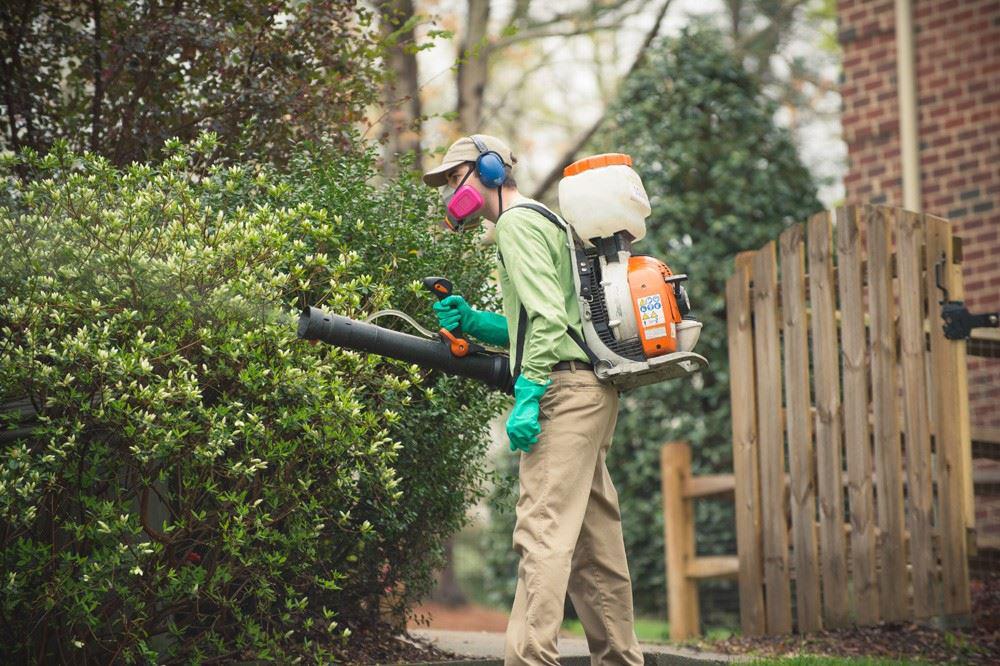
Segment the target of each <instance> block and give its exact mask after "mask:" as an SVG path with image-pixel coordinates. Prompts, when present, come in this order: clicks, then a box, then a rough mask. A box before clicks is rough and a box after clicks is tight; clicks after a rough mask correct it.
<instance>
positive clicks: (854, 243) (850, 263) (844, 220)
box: [837, 206, 879, 624]
mask: <svg viewBox="0 0 1000 666" xmlns="http://www.w3.org/2000/svg"><path fill="white" fill-rule="evenodd" d="M863 210H867V209H861V208H857V207H855V206H850V207H846V208H841V209H839V210H838V211H837V288H838V292H839V295H840V335H841V343H840V344H841V356H842V358H843V364H844V369H843V371H844V444H845V446H844V449H845V457H846V458H847V479H848V486H847V488H848V493H847V498H848V502H849V503H850V506H851V580H852V582H853V595H852V596H853V598H854V614H855V617H856V618H857V621H858V623H860V624H875V623H876V622H878V620H879V589H878V579H877V578H876V569H875V502H874V499H873V497H872V454H871V444H870V442H869V438H870V435H871V431H870V429H869V427H868V371H867V367H868V360H867V347H866V344H865V311H864V288H863V286H862V285H863V284H864V280H863V278H864V275H863V268H862V265H863V264H862V249H861V247H862V246H861V233H862V225H861V218H862V211H863Z"/></svg>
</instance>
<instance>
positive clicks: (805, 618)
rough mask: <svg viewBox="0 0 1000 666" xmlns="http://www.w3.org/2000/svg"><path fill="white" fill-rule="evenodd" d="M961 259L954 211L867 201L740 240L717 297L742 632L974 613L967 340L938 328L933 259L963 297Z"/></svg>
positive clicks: (947, 282) (954, 293) (811, 628)
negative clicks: (748, 247)
mask: <svg viewBox="0 0 1000 666" xmlns="http://www.w3.org/2000/svg"><path fill="white" fill-rule="evenodd" d="M779 255H780V256H779ZM960 261H961V246H960V243H959V239H957V238H954V239H953V237H952V235H951V229H950V227H949V224H948V223H947V221H945V220H942V219H940V218H936V217H933V216H930V215H920V214H916V213H911V212H908V211H904V210H899V209H894V208H886V207H872V206H858V207H853V206H852V207H845V208H840V209H837V210H836V211H833V212H831V213H821V214H818V215H816V216H814V217H813V218H812V219H810V220H809V221H808V223H805V224H798V225H795V226H793V227H789V228H788V229H786V230H785V231H784V233H782V234H781V237H780V238H779V240H778V242H777V244H776V243H775V242H774V241H772V242H770V243H768V244H767V245H765V246H764V247H762V248H761V249H759V250H757V251H755V252H745V253H742V254H740V255H738V256H737V258H736V271H735V274H734V275H733V276H732V277H731V278H730V280H729V281H728V283H727V285H726V308H727V321H728V338H729V361H730V372H731V401H732V418H733V467H734V473H735V477H736V479H735V480H736V487H735V495H736V497H735V499H736V529H737V546H738V551H739V560H740V567H739V591H740V616H741V623H742V627H743V632H744V633H746V634H751V635H752V634H761V633H770V634H777V633H787V632H790V631H792V629H793V625H795V627H796V628H797V629H798V631H800V632H809V631H816V630H819V629H821V628H836V627H841V626H845V625H849V624H872V623H875V622H879V621H881V620H884V621H892V620H905V619H920V618H927V617H931V616H945V617H949V616H952V617H953V616H967V615H968V613H969V611H970V599H969V571H968V563H967V547H968V546H967V538H968V537H969V536H971V535H972V532H971V528H972V525H973V516H974V514H973V510H972V484H971V454H970V447H969V443H970V438H969V425H968V424H969V418H968V393H967V392H968V386H967V382H966V377H965V373H966V370H965V349H964V343H962V342H954V341H950V340H947V339H946V338H945V337H944V333H943V331H942V328H941V318H940V307H939V305H938V301H939V300H940V299H941V291H940V290H939V289H938V287H937V284H936V279H935V273H936V272H937V271H936V270H935V266H940V272H941V280H942V281H943V283H944V286H946V287H947V288H948V289H949V295H950V297H951V298H953V299H960V298H961V297H962V278H961V266H960ZM928 306H929V307H928ZM845 488H846V491H845ZM793 600H794V617H793Z"/></svg>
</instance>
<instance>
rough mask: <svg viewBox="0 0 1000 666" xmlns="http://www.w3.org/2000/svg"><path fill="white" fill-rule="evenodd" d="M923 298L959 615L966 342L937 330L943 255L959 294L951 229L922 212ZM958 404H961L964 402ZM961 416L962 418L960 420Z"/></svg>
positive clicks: (945, 533) (965, 570) (949, 583)
mask: <svg viewBox="0 0 1000 666" xmlns="http://www.w3.org/2000/svg"><path fill="white" fill-rule="evenodd" d="M924 224H925V226H924V232H925V235H926V243H925V252H926V254H925V262H926V266H927V298H928V300H929V301H930V307H929V310H930V312H929V315H930V319H931V327H930V329H931V335H930V339H931V354H930V355H931V400H932V403H933V404H932V406H931V413H932V416H933V419H934V428H933V432H934V444H935V447H936V453H937V473H938V476H937V482H938V523H939V528H938V529H939V534H940V542H941V579H942V592H943V597H944V613H945V615H951V616H964V615H968V613H969V612H970V611H971V610H972V601H971V598H970V596H969V562H968V559H967V552H966V534H965V530H966V527H967V525H968V523H967V521H968V516H967V513H966V511H967V507H966V481H965V478H964V477H965V475H964V472H965V470H966V469H967V464H966V463H965V461H964V459H966V458H969V457H970V454H969V449H968V447H969V443H968V441H967V438H968V433H969V430H968V420H967V418H968V412H967V405H968V385H967V384H963V383H962V378H963V377H964V373H965V343H963V342H959V341H956V340H948V339H947V338H945V337H944V331H942V329H941V306H940V305H938V301H939V300H940V299H941V292H940V291H939V290H938V288H937V284H936V280H935V275H934V273H935V265H936V264H937V263H938V261H940V260H941V259H942V258H943V259H944V264H943V271H942V273H943V274H942V280H943V283H944V285H945V286H946V287H948V288H949V298H961V292H960V291H959V285H960V283H961V280H959V279H956V277H958V276H956V275H955V273H954V271H953V269H952V262H953V260H954V257H953V255H952V240H951V239H952V236H951V229H950V228H949V226H948V223H947V222H946V221H945V220H942V219H939V218H936V217H932V216H930V215H924ZM963 403H964V405H965V406H963ZM963 421H965V423H964V424H963Z"/></svg>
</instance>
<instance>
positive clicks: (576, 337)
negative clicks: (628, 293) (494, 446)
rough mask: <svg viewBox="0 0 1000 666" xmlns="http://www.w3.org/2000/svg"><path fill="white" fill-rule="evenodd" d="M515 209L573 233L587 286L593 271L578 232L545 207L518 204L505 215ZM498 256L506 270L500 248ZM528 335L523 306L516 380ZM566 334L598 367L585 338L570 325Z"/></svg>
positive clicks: (578, 266)
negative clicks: (525, 209)
mask: <svg viewBox="0 0 1000 666" xmlns="http://www.w3.org/2000/svg"><path fill="white" fill-rule="evenodd" d="M514 208H528V209H530V210H533V211H535V212H536V213H538V214H539V215H541V216H542V217H544V218H545V219H546V220H548V221H549V222H551V223H552V224H554V225H556V226H557V227H559V228H560V229H562V230H564V231H566V232H572V234H573V241H574V247H575V251H574V252H573V254H574V255H575V259H576V269H577V270H578V271H579V272H580V278H581V284H587V277H588V275H589V273H590V270H591V269H590V261H589V260H588V259H587V256H586V253H585V252H584V250H583V242H582V241H581V240H580V237H579V236H578V235H577V233H576V230H575V229H573V228H572V227H570V226H568V225H566V224H563V222H562V220H560V219H559V217H558V216H556V214H555V213H553V212H552V211H551V210H549V209H548V208H546V207H545V206H539V205H537V204H530V203H525V204H518V205H516V206H511V207H510V208H508V209H507V210H505V211H504V213H506V212H507V211H508V210H512V209H514ZM502 215H503V213H501V216H502ZM497 222H498V223H499V222H500V220H499V218H498V219H497ZM497 256H498V257H499V258H500V263H501V264H503V266H504V268H506V264H504V262H503V253H502V252H500V248H499V247H498V248H497ZM587 292H588V293H585V294H584V296H585V298H587V300H590V294H589V288H588V289H587ZM527 333H528V311H527V310H525V309H524V305H521V311H520V312H519V313H518V315H517V340H516V342H515V347H514V349H516V350H517V352H516V353H517V362H516V363H515V364H514V369H513V370H511V375H512V376H513V377H514V379H515V380H516V379H517V377H518V375H520V374H521V360H522V359H523V358H524V340H525V337H526V335H527ZM566 334H567V335H569V337H570V339H571V340H572V341H573V342H575V343H576V345H577V346H578V347H579V348H580V349H582V350H583V353H584V354H586V355H587V358H588V359H590V363H591V365H593V366H594V367H597V362H598V358H597V355H596V354H595V353H594V351H593V350H592V349H591V348H590V346H589V345H588V344H587V343H586V341H584V339H583V337H582V336H580V334H579V333H577V332H576V331H574V330H573V327H572V326H569V325H567V326H566Z"/></svg>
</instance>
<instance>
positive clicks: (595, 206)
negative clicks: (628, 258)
mask: <svg viewBox="0 0 1000 666" xmlns="http://www.w3.org/2000/svg"><path fill="white" fill-rule="evenodd" d="M559 210H560V211H561V212H562V215H563V217H564V218H565V219H566V220H568V221H569V223H570V224H572V225H573V227H574V228H575V229H576V232H577V233H578V234H580V237H581V238H583V239H584V240H585V241H588V245H589V239H591V238H607V237H609V236H612V235H613V234H614V233H615V232H616V231H623V230H624V231H628V232H629V233H630V234H632V237H633V240H635V241H638V240H641V239H642V238H643V237H644V236H645V235H646V218H647V217H649V213H650V208H649V197H647V196H646V189H645V188H644V187H643V186H642V180H641V179H640V178H639V174H637V173H636V172H635V171H633V170H632V158H631V157H629V156H628V155H625V154H623V153H605V154H603V155H594V156H592V157H585V158H583V159H582V160H577V161H576V162H573V163H572V164H570V165H569V166H568V167H566V168H565V169H563V179H562V180H560V181H559Z"/></svg>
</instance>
